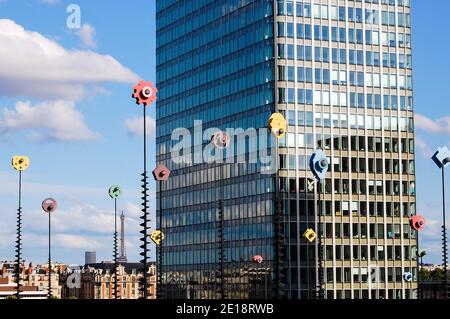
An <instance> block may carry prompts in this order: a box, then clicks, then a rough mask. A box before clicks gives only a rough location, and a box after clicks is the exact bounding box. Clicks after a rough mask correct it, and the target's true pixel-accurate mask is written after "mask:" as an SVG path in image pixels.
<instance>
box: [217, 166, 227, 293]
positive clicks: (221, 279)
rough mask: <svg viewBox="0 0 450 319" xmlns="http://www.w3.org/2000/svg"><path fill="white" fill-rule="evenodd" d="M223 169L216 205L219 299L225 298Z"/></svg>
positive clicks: (221, 170)
mask: <svg viewBox="0 0 450 319" xmlns="http://www.w3.org/2000/svg"><path fill="white" fill-rule="evenodd" d="M223 195H224V193H223V167H221V168H220V198H219V201H218V203H217V209H218V215H219V227H218V232H217V235H218V239H219V249H218V256H219V264H218V266H219V267H218V268H219V269H218V270H219V291H218V292H219V295H220V299H224V298H226V292H225V284H224V281H225V278H224V277H225V276H224V268H225V247H224V230H225V227H224V218H223V217H224V216H223V213H224V212H223V208H224V207H223V206H224V205H223V204H224V203H223Z"/></svg>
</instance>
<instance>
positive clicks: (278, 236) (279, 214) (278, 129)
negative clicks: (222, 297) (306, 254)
mask: <svg viewBox="0 0 450 319" xmlns="http://www.w3.org/2000/svg"><path fill="white" fill-rule="evenodd" d="M268 126H269V129H270V131H271V132H272V134H273V135H274V136H275V138H276V141H277V144H276V151H277V152H278V141H279V139H281V138H283V137H284V136H285V135H286V132H287V121H286V119H285V117H284V116H283V114H281V113H273V114H272V115H271V116H270V118H269V122H268ZM276 158H277V160H278V154H277V155H276ZM277 163H278V162H277ZM278 169H279V167H278V164H277V173H276V181H277V183H276V185H277V187H276V194H275V201H276V212H275V215H274V228H275V242H276V243H275V258H276V259H275V282H276V291H275V292H276V296H277V298H279V299H281V298H282V297H283V295H284V291H283V287H284V284H283V281H284V275H283V268H284V260H283V259H284V249H285V245H284V230H283V228H284V221H283V202H282V199H281V195H280V186H279V183H278V180H279V178H278Z"/></svg>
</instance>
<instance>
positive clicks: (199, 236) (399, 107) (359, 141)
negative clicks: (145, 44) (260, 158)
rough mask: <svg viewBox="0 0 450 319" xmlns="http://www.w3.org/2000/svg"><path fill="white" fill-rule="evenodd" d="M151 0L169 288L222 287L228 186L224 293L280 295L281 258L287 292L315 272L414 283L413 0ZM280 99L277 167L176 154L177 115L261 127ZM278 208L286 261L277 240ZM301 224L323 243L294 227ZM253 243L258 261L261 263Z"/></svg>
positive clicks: (396, 290) (398, 292)
mask: <svg viewBox="0 0 450 319" xmlns="http://www.w3.org/2000/svg"><path fill="white" fill-rule="evenodd" d="M156 5H157V85H158V89H159V96H158V102H157V162H158V163H164V164H165V165H166V166H168V167H169V168H170V169H171V170H172V175H171V178H170V179H169V181H168V182H167V183H165V184H163V189H162V192H160V191H158V198H159V196H161V195H162V202H163V207H162V209H163V225H162V228H163V230H164V232H165V235H166V239H165V241H164V245H165V246H164V276H165V283H166V287H167V296H166V297H168V298H176V297H181V298H219V297H221V295H218V294H217V278H216V275H217V263H218V259H217V258H218V257H217V256H218V253H217V247H218V236H217V234H218V227H219V224H218V222H217V209H218V207H217V202H218V200H219V198H220V194H221V189H223V193H224V199H225V200H224V212H225V214H224V216H225V232H224V243H225V276H224V277H225V278H224V284H225V289H224V290H225V291H226V295H225V297H226V298H254V297H260V298H275V297H277V296H279V295H280V294H279V292H278V291H277V289H276V276H277V274H276V268H277V266H280V267H281V269H282V273H283V276H282V278H283V279H282V282H283V286H282V290H283V293H282V294H281V297H282V298H290V299H308V298H314V297H316V288H317V287H318V285H319V284H320V283H322V287H323V288H324V297H325V298H327V299H343V298H355V299H358V298H359V299H369V298H371V299H381V298H384V299H410V298H416V297H417V260H416V251H417V238H416V232H415V231H413V230H411V228H410V226H409V218H410V216H412V215H415V213H416V211H415V188H416V184H415V172H414V169H415V162H414V160H415V159H414V156H415V155H414V130H413V93H412V58H411V17H410V1H407V0H372V1H369V0H365V1H348V0H347V1H343V0H321V1H320V0H316V1H314V0H312V1H307V0H305V1H263V0H253V1H251V0H243V1H238V0H234V1H232V0H228V1H220V0H219V1H206V0H205V1H188V0H186V1H169V0H165V1H157V2H156ZM274 111H279V112H281V113H283V114H284V115H285V117H286V119H287V120H288V124H289V127H288V133H287V134H286V136H285V138H283V139H281V140H279V143H278V144H277V145H278V147H276V154H277V155H278V156H277V158H278V160H277V165H278V168H279V169H278V171H277V174H272V175H270V174H261V165H260V164H230V163H226V164H207V163H203V164H196V163H195V156H194V155H193V158H194V161H193V163H191V164H189V163H185V164H177V163H175V162H174V159H173V158H172V157H171V152H170V150H171V148H172V147H173V146H174V143H176V141H173V140H172V139H171V135H172V132H173V131H174V130H175V129H176V128H180V127H181V128H187V129H189V130H190V131H193V125H194V121H195V120H202V122H203V130H205V129H207V128H210V127H217V128H220V129H226V128H229V127H231V128H237V127H239V128H243V129H247V128H251V127H254V128H263V127H266V126H267V120H268V118H269V116H270V114H271V113H272V112H274ZM207 142H208V141H206V140H204V141H203V143H205V144H207ZM272 145H273V144H272ZM317 148H321V149H323V150H324V151H325V153H326V154H327V156H328V157H329V160H330V162H331V165H330V171H329V173H328V174H327V177H326V179H325V180H324V181H323V183H321V184H320V185H318V184H317V183H314V182H313V175H312V174H311V172H310V170H309V168H308V161H309V157H310V156H311V154H312V153H313V151H314V150H315V149H317ZM191 152H192V154H195V152H196V150H195V148H194V147H192V150H191ZM222 169H223V177H224V178H223V179H221V178H220V177H221V176H222V175H221V170H222ZM220 180H222V181H223V184H221V183H220ZM221 185H222V186H223V188H221ZM319 193H320V196H319ZM276 198H281V202H282V204H281V205H277V204H276ZM319 198H320V204H321V205H318V204H319ZM318 207H320V208H321V209H320V211H319V209H318ZM279 208H280V209H281V210H282V212H283V216H284V217H283V227H282V228H283V234H284V235H283V246H284V249H283V252H284V254H283V263H282V265H279V264H277V262H276V261H277V258H276V253H277V252H276V249H275V248H274V246H275V245H276V232H275V230H276V227H275V225H274V221H275V219H274V215H275V213H276V212H277V209H279ZM159 212H160V210H159V209H158V214H159ZM158 227H159V225H158ZM307 228H312V229H314V230H315V231H316V232H317V233H319V234H320V235H321V243H322V245H320V246H319V244H318V243H319V241H318V240H316V241H314V242H313V243H309V242H308V241H307V240H306V239H305V238H304V237H303V233H304V232H305V230H306V229H307ZM319 251H322V252H323V253H322V255H323V263H322V266H323V267H322V268H323V276H321V275H320V274H321V272H319V271H318V258H319V255H321V254H319ZM254 255H261V256H263V258H264V262H263V263H262V264H261V265H259V266H255V264H254V263H252V262H251V258H252V256H254ZM255 268H256V269H255ZM409 273H411V275H412V280H409V276H408V274H409ZM180 291H181V293H180ZM177 293H178V295H177Z"/></svg>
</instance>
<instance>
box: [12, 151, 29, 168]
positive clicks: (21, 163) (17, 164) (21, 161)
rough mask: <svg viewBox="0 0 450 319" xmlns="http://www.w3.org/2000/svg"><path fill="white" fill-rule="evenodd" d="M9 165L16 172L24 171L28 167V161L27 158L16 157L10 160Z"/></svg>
mask: <svg viewBox="0 0 450 319" xmlns="http://www.w3.org/2000/svg"><path fill="white" fill-rule="evenodd" d="M11 164H12V166H13V167H14V169H15V170H16V171H25V170H26V169H27V168H28V166H30V159H29V157H28V156H19V155H16V156H14V157H13V158H12V161H11Z"/></svg>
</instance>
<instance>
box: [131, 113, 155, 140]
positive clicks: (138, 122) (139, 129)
mask: <svg viewBox="0 0 450 319" xmlns="http://www.w3.org/2000/svg"><path fill="white" fill-rule="evenodd" d="M143 119H144V117H143V116H141V117H134V118H130V119H127V120H126V121H125V126H126V127H127V131H128V134H130V135H131V136H143V135H144V121H143ZM146 124H147V136H155V133H156V122H155V119H154V118H152V117H150V116H146Z"/></svg>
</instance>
